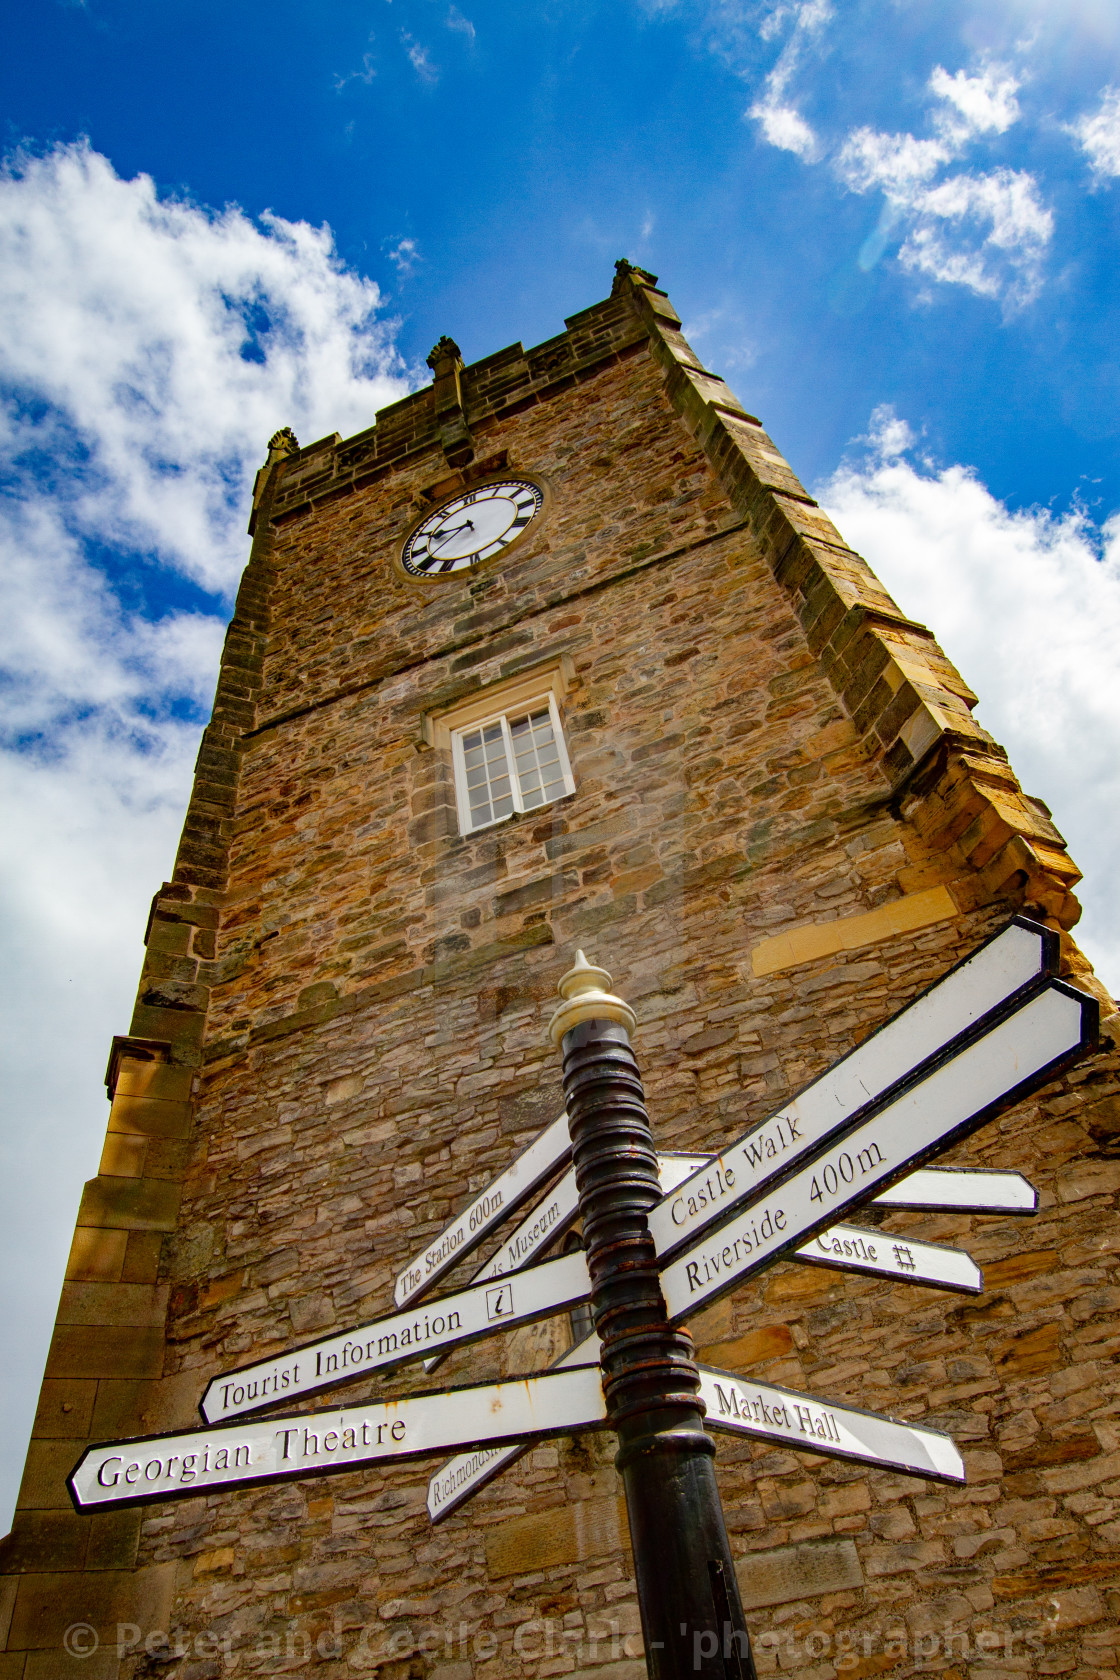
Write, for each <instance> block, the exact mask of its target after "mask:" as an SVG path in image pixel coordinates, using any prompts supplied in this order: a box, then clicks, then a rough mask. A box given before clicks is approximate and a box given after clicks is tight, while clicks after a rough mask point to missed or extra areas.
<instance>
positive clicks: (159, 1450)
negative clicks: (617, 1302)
mask: <svg viewBox="0 0 1120 1680" xmlns="http://www.w3.org/2000/svg"><path fill="white" fill-rule="evenodd" d="M605 1417H606V1405H605V1402H604V1400H603V1389H602V1383H601V1382H600V1379H599V1372H598V1371H597V1370H596V1369H589V1368H587V1367H579V1368H577V1369H574V1370H570V1371H556V1372H549V1373H547V1374H545V1375H543V1376H540V1377H522V1378H518V1379H516V1380H515V1381H512V1382H503V1383H488V1384H486V1385H485V1386H483V1387H479V1388H462V1389H451V1390H449V1391H447V1392H445V1393H443V1394H439V1393H437V1394H417V1395H413V1396H411V1397H409V1398H408V1399H404V1400H389V1401H385V1402H371V1403H369V1404H368V1405H364V1406H347V1407H342V1408H340V1409H338V1410H331V1411H320V1412H314V1413H312V1414H309V1415H306V1416H304V1417H273V1418H264V1419H262V1418H253V1419H244V1420H242V1421H240V1422H238V1423H233V1424H223V1425H221V1426H219V1427H217V1428H212V1429H198V1430H192V1431H190V1432H189V1433H185V1434H182V1435H161V1436H151V1437H149V1438H148V1439H146V1440H134V1441H115V1442H107V1443H105V1444H103V1445H100V1446H94V1447H89V1448H87V1450H86V1451H85V1452H84V1453H83V1454H82V1457H81V1459H80V1460H79V1462H78V1465H77V1467H76V1468H75V1470H74V1471H73V1473H72V1475H71V1476H70V1478H69V1482H68V1486H69V1488H70V1494H71V1498H72V1499H73V1501H74V1504H75V1505H76V1506H77V1508H78V1510H80V1511H88V1510H97V1509H98V1508H104V1507H106V1506H118V1505H135V1504H141V1503H143V1504H147V1503H148V1502H149V1501H151V1500H156V1499H173V1498H182V1497H183V1495H184V1494H195V1493H206V1492H209V1491H210V1490H211V1489H214V1488H218V1489H227V1488H235V1487H252V1486H255V1485H258V1484H260V1483H262V1482H276V1481H288V1480H294V1479H296V1478H299V1477H301V1476H322V1475H328V1474H330V1473H331V1472H332V1471H338V1470H354V1469H358V1468H360V1467H361V1466H362V1465H365V1464H380V1463H384V1462H385V1461H387V1460H393V1459H401V1458H417V1457H424V1456H426V1455H428V1454H429V1453H438V1452H446V1451H447V1449H448V1448H449V1447H461V1446H467V1445H471V1446H484V1445H486V1444H488V1443H491V1442H499V1441H508V1440H511V1439H513V1440H517V1441H520V1440H525V1439H530V1438H532V1439H535V1440H540V1439H542V1438H543V1437H546V1436H549V1435H570V1434H572V1433H573V1432H574V1431H575V1430H579V1429H594V1428H597V1427H598V1426H599V1425H601V1424H602V1423H603V1421H604V1419H605Z"/></svg>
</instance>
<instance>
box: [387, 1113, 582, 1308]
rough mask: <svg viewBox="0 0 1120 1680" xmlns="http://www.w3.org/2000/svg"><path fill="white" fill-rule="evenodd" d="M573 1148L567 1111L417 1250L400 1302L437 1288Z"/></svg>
mask: <svg viewBox="0 0 1120 1680" xmlns="http://www.w3.org/2000/svg"><path fill="white" fill-rule="evenodd" d="M571 1152H572V1140H571V1138H570V1136H569V1135H568V1116H567V1115H566V1114H561V1115H560V1117H559V1119H557V1120H554V1121H553V1122H552V1124H551V1125H550V1126H546V1127H545V1129H544V1131H543V1132H541V1133H540V1135H539V1136H538V1137H536V1138H534V1139H533V1141H532V1143H531V1144H530V1145H529V1147H528V1148H527V1149H524V1150H522V1152H521V1154H520V1155H519V1156H518V1157H517V1159H516V1161H514V1162H513V1163H512V1164H511V1165H510V1166H508V1167H507V1168H506V1170H505V1172H504V1173H502V1174H501V1175H500V1176H499V1177H498V1178H496V1179H494V1181H493V1183H492V1184H488V1185H487V1186H486V1188H485V1190H482V1191H480V1192H479V1194H478V1195H477V1196H476V1197H475V1199H474V1201H473V1202H471V1203H470V1204H469V1206H467V1207H465V1208H464V1209H463V1211H462V1213H457V1214H456V1215H455V1218H454V1219H452V1220H451V1221H450V1223H449V1224H447V1225H445V1226H444V1228H443V1230H442V1231H441V1232H440V1234H439V1236H438V1237H434V1238H433V1239H432V1241H431V1242H430V1243H429V1244H428V1246H427V1248H425V1249H424V1250H422V1252H421V1253H419V1254H417V1255H414V1256H413V1258H412V1259H411V1260H410V1261H409V1262H408V1265H407V1266H406V1267H405V1268H404V1270H403V1271H402V1272H401V1273H400V1274H399V1275H398V1277H397V1280H396V1282H395V1283H394V1285H393V1300H394V1301H395V1302H396V1304H397V1306H398V1307H403V1306H404V1305H405V1303H406V1302H408V1301H413V1300H415V1299H416V1298H417V1296H419V1295H423V1294H424V1292H425V1291H426V1290H428V1289H431V1287H432V1285H433V1284H435V1283H437V1282H438V1280H439V1279H440V1278H441V1277H442V1276H443V1274H444V1273H445V1272H448V1271H450V1270H451V1267H452V1266H455V1265H457V1264H458V1262H459V1261H460V1260H461V1259H462V1258H463V1256H464V1255H465V1254H469V1253H470V1251H471V1249H472V1248H477V1247H478V1244H479V1243H480V1242H481V1241H482V1239H483V1237H485V1236H486V1234H487V1232H488V1231H492V1230H493V1229H494V1227H495V1226H496V1225H500V1224H502V1223H503V1221H504V1220H506V1219H508V1218H509V1216H510V1214H511V1213H513V1212H515V1210H516V1209H517V1208H518V1207H520V1205H521V1203H522V1202H524V1201H525V1200H526V1198H527V1197H529V1196H531V1195H532V1193H533V1191H534V1190H536V1189H537V1188H538V1186H539V1185H541V1184H543V1183H544V1181H545V1179H546V1178H548V1177H550V1175H551V1174H552V1173H554V1172H555V1171H556V1168H557V1167H559V1166H561V1165H562V1164H563V1162H564V1161H566V1160H567V1158H568V1156H569V1155H570V1154H571Z"/></svg>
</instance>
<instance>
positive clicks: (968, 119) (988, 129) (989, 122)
mask: <svg viewBox="0 0 1120 1680" xmlns="http://www.w3.org/2000/svg"><path fill="white" fill-rule="evenodd" d="M1019 85H1020V84H1019V78H1018V77H1017V76H1015V75H1013V74H1012V72H1011V71H1010V70H1009V69H1008V68H1007V67H1006V65H1002V64H992V65H989V66H988V67H987V68H986V69H984V70H981V71H980V73H979V75H976V76H970V75H969V74H968V72H967V71H965V70H958V71H957V73H956V75H955V76H950V74H949V72H948V71H947V70H945V69H943V67H942V66H941V65H940V64H938V65H937V66H936V67H935V69H934V71H933V74H932V75H931V76H930V79H929V87H930V92H931V93H933V94H935V95H936V97H937V98H938V99H941V100H943V101H944V102H945V105H947V106H950V107H952V109H953V110H955V112H956V116H955V117H954V116H952V115H951V113H950V111H948V110H946V109H945V108H944V107H943V108H942V110H941V112H940V113H939V114H938V127H939V128H940V129H941V130H942V132H943V133H944V134H946V135H947V136H948V137H950V138H951V139H952V140H953V141H954V142H956V143H958V144H959V143H960V142H961V141H963V140H967V139H970V138H971V137H972V136H973V135H974V134H1005V133H1006V132H1007V130H1008V129H1009V128H1010V127H1011V125H1012V123H1016V122H1018V120H1019V116H1020V111H1019V101H1018V100H1017V99H1016V97H1015V95H1016V94H1017V93H1018V91H1019Z"/></svg>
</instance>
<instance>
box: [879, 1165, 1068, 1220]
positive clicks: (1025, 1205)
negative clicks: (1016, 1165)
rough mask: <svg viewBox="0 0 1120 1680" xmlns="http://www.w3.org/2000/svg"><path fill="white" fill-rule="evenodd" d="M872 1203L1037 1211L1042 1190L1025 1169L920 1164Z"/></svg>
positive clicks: (969, 1210)
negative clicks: (986, 1170) (1000, 1169)
mask: <svg viewBox="0 0 1120 1680" xmlns="http://www.w3.org/2000/svg"><path fill="white" fill-rule="evenodd" d="M872 1205H873V1206H874V1207H889V1208H913V1209H916V1210H918V1211H921V1210H923V1209H926V1208H932V1209H935V1210H937V1211H938V1212H945V1213H954V1212H955V1213H1037V1212H1038V1191H1037V1190H1036V1189H1035V1187H1034V1185H1033V1184H1031V1183H1029V1182H1028V1180H1027V1179H1025V1178H1024V1177H1023V1175H1022V1173H1017V1172H983V1171H981V1170H980V1169H979V1168H973V1167H956V1168H954V1167H920V1168H919V1169H918V1171H917V1172H912V1173H908V1174H907V1175H906V1177H905V1178H903V1179H900V1180H899V1182H898V1183H897V1184H892V1185H891V1187H890V1189H889V1190H884V1191H883V1193H882V1195H880V1196H876V1197H875V1200H874V1203H873V1204H872Z"/></svg>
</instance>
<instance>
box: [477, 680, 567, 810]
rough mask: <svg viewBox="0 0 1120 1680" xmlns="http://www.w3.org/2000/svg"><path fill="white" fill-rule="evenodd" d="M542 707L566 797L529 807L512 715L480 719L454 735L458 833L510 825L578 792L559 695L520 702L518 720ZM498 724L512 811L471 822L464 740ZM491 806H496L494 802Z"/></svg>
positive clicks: (539, 695) (546, 693)
mask: <svg viewBox="0 0 1120 1680" xmlns="http://www.w3.org/2000/svg"><path fill="white" fill-rule="evenodd" d="M542 705H547V707H548V714H549V717H550V719H551V721H552V734H553V739H554V740H555V742H556V751H557V756H558V758H559V760H560V771H561V775H562V776H563V779H564V789H563V794H557V795H555V796H554V797H553V798H552V799H549V800H545V801H544V802H543V803H542V804H540V805H532V806H529V807H526V805H525V800H524V796H523V795H522V792H521V778H520V776H519V775H518V773H517V759H516V758H515V756H514V751H513V735H512V734H511V732H510V727H509V714H508V713H506V712H494V713H492V715H491V716H490V717H486V718H479V719H478V720H477V721H476V722H473V723H470V724H468V725H466V727H465V728H463V729H456V730H454V731H453V732H452V735H451V762H452V767H453V770H454V773H455V799H456V803H457V804H458V807H459V832H460V833H461V834H464V835H466V834H478V833H479V832H480V831H481V830H482V829H484V828H496V827H497V825H498V824H499V823H504V822H509V820H510V817H513V816H520V815H523V814H524V812H525V811H526V809H529V810H532V811H543V810H544V807H545V805H546V804H547V805H554V804H555V803H556V799H557V798H562V797H563V796H564V795H566V794H569V793H574V792H575V791H576V784H575V778H574V776H573V775H572V765H571V760H570V759H569V757H568V746H567V742H566V741H565V740H564V731H563V729H562V727H561V724H560V712H559V709H558V707H557V705H556V696H555V695H554V694H553V693H551V691H547V690H546V692H545V693H544V694H538V695H537V696H536V697H535V699H532V700H526V701H523V702H519V703H518V705H516V706H515V707H514V708H513V715H514V716H515V717H525V716H528V715H531V714H532V713H533V712H535V711H539V710H540V708H541V706H542ZM494 723H496V724H499V725H500V726H501V731H502V745H503V747H504V749H505V755H506V770H507V773H508V775H509V786H510V793H511V794H512V796H513V810H512V811H510V812H509V813H508V814H507V815H506V816H504V817H491V818H490V821H489V822H481V823H473V824H472V822H471V799H470V791H469V789H468V787H467V767H466V763H465V761H464V757H463V753H464V747H463V738H464V736H466V735H473V734H474V733H475V731H476V730H477V731H479V732H481V731H482V730H485V729H488V728H489V727H490V725H491V724H494ZM491 803H493V802H492V801H491Z"/></svg>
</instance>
